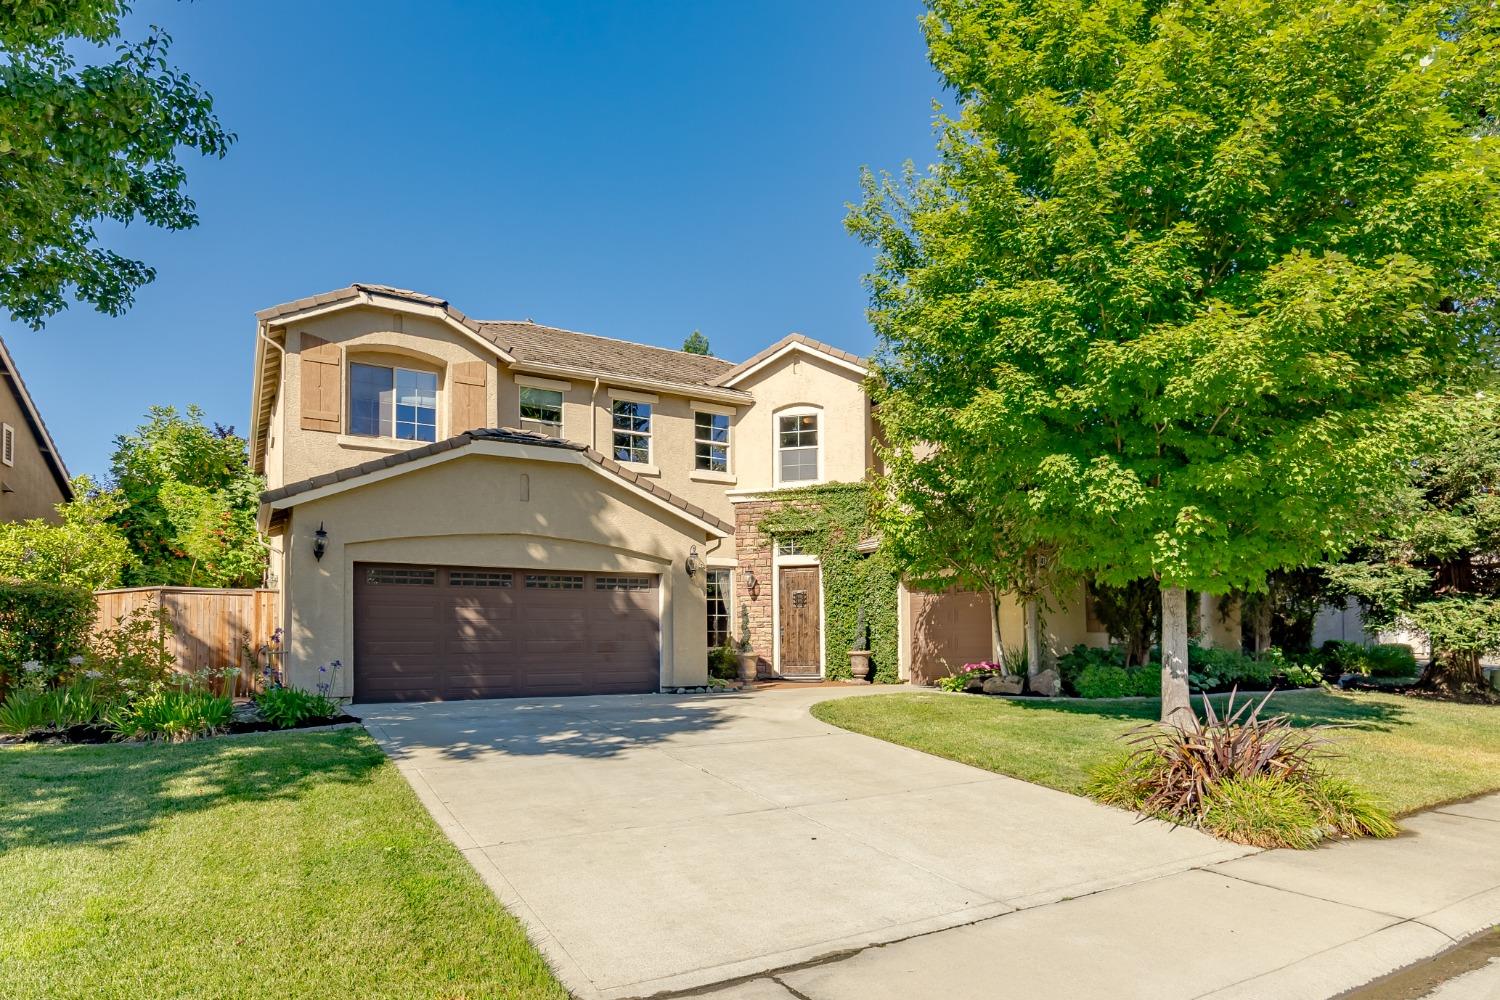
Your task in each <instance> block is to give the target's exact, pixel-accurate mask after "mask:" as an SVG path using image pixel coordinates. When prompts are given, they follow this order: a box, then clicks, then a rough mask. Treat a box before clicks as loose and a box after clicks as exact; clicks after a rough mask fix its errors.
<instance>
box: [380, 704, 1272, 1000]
mask: <svg viewBox="0 0 1500 1000" xmlns="http://www.w3.org/2000/svg"><path fill="white" fill-rule="evenodd" d="M889 690H891V689H889V688H887V689H875V690H871V689H868V688H866V689H858V688H831V687H830V688H809V689H790V690H788V689H782V690H771V691H761V692H756V693H753V694H720V695H677V696H673V695H616V696H611V697H598V698H556V699H525V700H507V701H473V702H448V703H427V704H417V705H369V706H360V707H357V708H356V709H355V710H354V712H355V714H357V715H360V716H362V717H363V718H364V720H365V724H366V725H367V726H368V728H369V730H370V732H371V733H372V734H374V736H375V738H376V739H377V740H379V741H380V743H381V745H382V746H383V747H384V748H385V749H386V751H387V753H389V754H390V755H391V756H392V758H393V759H394V760H395V761H396V764H397V766H398V767H400V769H401V770H402V771H403V773H405V775H406V776H407V778H408V780H410V782H411V784H412V787H413V788H414V789H415V790H416V791H417V794H418V796H419V797H420V798H421V799H422V801H423V802H424V803H425V804H426V806H427V808H428V809H429V810H431V812H432V814H433V816H434V817H435V818H436V819H437V821H438V823H439V824H440V825H441V826H442V828H443V829H444V830H445V831H446V832H447V833H448V835H449V836H450V837H451V838H452V839H453V841H454V843H455V844H457V845H458V847H459V849H460V850H462V851H463V852H464V854H465V855H466V856H467V857H468V858H469V860H470V861H471V862H472V863H473V864H474V866H475V868H476V869H478V871H479V872H480V874H481V875H483V876H484V878H485V880H486V881H487V882H488V883H489V884H490V886H491V887H492V888H493V889H494V890H495V892H496V893H497V894H498V895H499V897H500V898H501V900H502V901H503V902H504V903H505V905H506V906H508V907H509V908H510V909H511V910H512V911H513V912H515V913H516V914H517V915H518V916H520V917H521V919H522V920H523V921H525V922H526V924H527V926H528V928H529V929H530V931H531V933H532V936H533V938H534V939H535V940H536V941H537V943H538V944H539V945H540V946H541V947H542V949H543V951H544V952H545V953H546V954H547V956H548V958H549V959H550V960H551V961H552V963H553V964H554V966H555V967H556V969H557V971H558V973H559V975H560V976H561V977H562V979H563V981H564V982H565V983H566V984H567V985H568V987H569V988H570V989H571V990H573V991H574V992H575V993H576V994H577V995H579V996H580V997H605V998H626V997H640V996H649V995H651V994H654V993H659V992H663V991H676V990H687V989H693V988H697V987H702V986H705V985H709V984H713V983H718V982H723V981H725V980H729V979H735V978H739V977H746V976H750V975H753V974H755V973H759V972H764V971H767V970H770V969H778V968H784V967H786V966H790V965H794V964H798V963H806V962H810V961H813V960H815V959H820V958H824V957H827V956H831V955H834V954H837V953H841V952H846V951H849V950H852V949H857V948H862V947H865V946H868V945H871V944H877V943H882V942H890V941H897V940H901V939H905V938H910V937H913V936H915V935H920V934H925V933H928V932H931V931H936V930H942V929H945V928H950V927H956V926H959V925H963V924H970V923H973V922H975V921H978V920H982V919H984V918H987V917H992V916H996V915H999V914H1003V913H1008V912H1011V911H1014V910H1017V909H1022V908H1026V907H1031V906H1037V905H1040V904H1043V903H1050V902H1055V901H1057V900H1060V899H1067V898H1072V897H1077V896H1082V895H1086V894H1089V893H1092V892H1096V891H1098V890H1100V889H1106V888H1111V887H1114V886H1120V885H1127V884H1131V883H1136V882H1141V881H1144V880H1146V879H1150V878H1154V877H1157V876H1161V875H1165V874H1171V873H1175V872H1180V871H1184V870H1186V869H1189V868H1193V867H1196V866H1201V865H1205V864H1212V863H1215V862H1219V861H1224V860H1227V859H1229V858H1233V857H1238V856H1240V855H1243V854H1245V853H1248V852H1247V851H1246V850H1245V849H1243V848H1237V847H1234V846H1233V845H1226V844H1224V843H1221V842H1219V841H1216V840H1213V839H1212V838H1209V837H1207V836H1204V835H1202V834H1199V833H1196V832H1194V831H1190V830H1185V829H1177V828H1172V827H1167V826H1165V825H1162V824H1158V823H1154V822H1138V821H1136V820H1135V819H1134V818H1133V817H1132V816H1130V815H1128V814H1126V813H1124V812H1121V811H1118V810H1113V809H1107V808H1104V807H1102V806H1099V805H1096V804H1094V803H1091V802H1089V801H1087V800H1085V799H1082V798H1078V797H1075V796H1071V795H1065V794H1063V793H1061V792H1054V791H1051V790H1049V789H1045V788H1041V787H1038V786H1036V785H1031V784H1027V783H1025V782H1021V781H1016V780H1014V779H1011V778H1006V777H1003V776H1000V775H994V774H991V773H989V772H987V771H981V770H978V769H975V768H971V767H968V766H966V765H963V764H956V763H953V762H951V761H946V760H941V759H939V758H936V757H931V756H928V755H926V754H923V753H920V752H917V751H914V750H908V749H905V748H902V747H897V746H893V745H891V744H888V743H884V742H881V741H879V740H875V739H871V738H869V737H865V736H859V735H855V734H853V733H847V732H844V731H843V730H839V729H835V728H833V727H831V726H827V725H824V724H823V723H820V722H818V721H817V720H816V719H814V718H813V717H812V716H811V715H809V714H808V709H809V708H810V707H811V706H812V705H813V704H815V703H817V702H819V701H824V700H827V699H828V698H832V697H879V696H881V694H883V693H885V691H889ZM897 690H900V689H897ZM1018 944H1019V946H1020V947H1022V948H1025V947H1026V946H1025V944H1024V943H1018Z"/></svg>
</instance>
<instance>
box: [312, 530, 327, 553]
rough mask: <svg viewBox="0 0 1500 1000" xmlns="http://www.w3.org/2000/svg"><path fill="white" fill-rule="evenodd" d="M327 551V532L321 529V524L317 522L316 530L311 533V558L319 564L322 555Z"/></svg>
mask: <svg viewBox="0 0 1500 1000" xmlns="http://www.w3.org/2000/svg"><path fill="white" fill-rule="evenodd" d="M327 551H328V532H327V531H325V530H324V528H323V522H322V521H319V522H318V530H317V531H314V532H313V558H314V559H316V560H318V561H319V562H321V561H322V559H323V553H325V552H327Z"/></svg>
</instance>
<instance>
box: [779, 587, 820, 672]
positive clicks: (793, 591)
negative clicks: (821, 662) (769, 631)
mask: <svg viewBox="0 0 1500 1000" xmlns="http://www.w3.org/2000/svg"><path fill="white" fill-rule="evenodd" d="M819 572H820V571H819V569H818V567H816V566H785V567H782V569H781V595H780V607H779V609H778V614H779V616H780V619H781V676H783V677H817V676H818V675H819V673H820V671H819V669H818V647H819V644H820V643H821V641H822V636H821V635H820V633H819V622H820V620H821V618H822V610H821V608H820V607H819V603H818V573H819Z"/></svg>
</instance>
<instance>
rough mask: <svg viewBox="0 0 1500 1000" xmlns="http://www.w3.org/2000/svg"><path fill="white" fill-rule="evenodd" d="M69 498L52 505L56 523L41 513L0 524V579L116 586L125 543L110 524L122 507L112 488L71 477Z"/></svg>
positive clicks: (125, 560) (126, 561) (126, 554)
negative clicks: (55, 509)
mask: <svg viewBox="0 0 1500 1000" xmlns="http://www.w3.org/2000/svg"><path fill="white" fill-rule="evenodd" d="M73 495H74V497H75V499H74V500H72V501H69V502H64V503H60V504H58V505H57V514H58V517H59V519H60V520H59V523H56V524H54V523H53V522H51V521H47V520H43V519H42V518H33V519H31V520H29V521H10V522H5V523H0V579H10V580H30V581H35V582H41V583H65V584H69V585H71V586H76V587H84V588H87V589H89V590H99V589H101V588H104V587H117V586H119V585H120V580H121V577H122V576H123V574H124V572H125V570H126V567H128V566H129V565H130V563H131V556H130V543H129V542H128V541H127V540H126V538H125V535H124V534H123V533H122V532H121V531H120V529H119V528H117V527H115V525H113V524H112V523H110V519H111V518H112V517H114V516H115V515H117V514H118V513H119V512H120V510H121V508H122V507H123V501H122V499H121V497H120V495H119V494H118V493H116V492H113V491H110V490H105V489H101V488H100V487H99V486H98V485H97V484H95V483H94V481H93V480H92V479H90V478H89V477H88V476H78V477H76V478H75V479H74V480H73Z"/></svg>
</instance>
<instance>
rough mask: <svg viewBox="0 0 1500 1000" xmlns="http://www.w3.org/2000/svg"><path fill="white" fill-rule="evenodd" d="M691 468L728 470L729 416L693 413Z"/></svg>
mask: <svg viewBox="0 0 1500 1000" xmlns="http://www.w3.org/2000/svg"><path fill="white" fill-rule="evenodd" d="M693 468H695V469H700V470H702V471H705V472H728V471H729V418H728V417H727V416H725V415H724V414H722V413H695V414H693Z"/></svg>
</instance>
